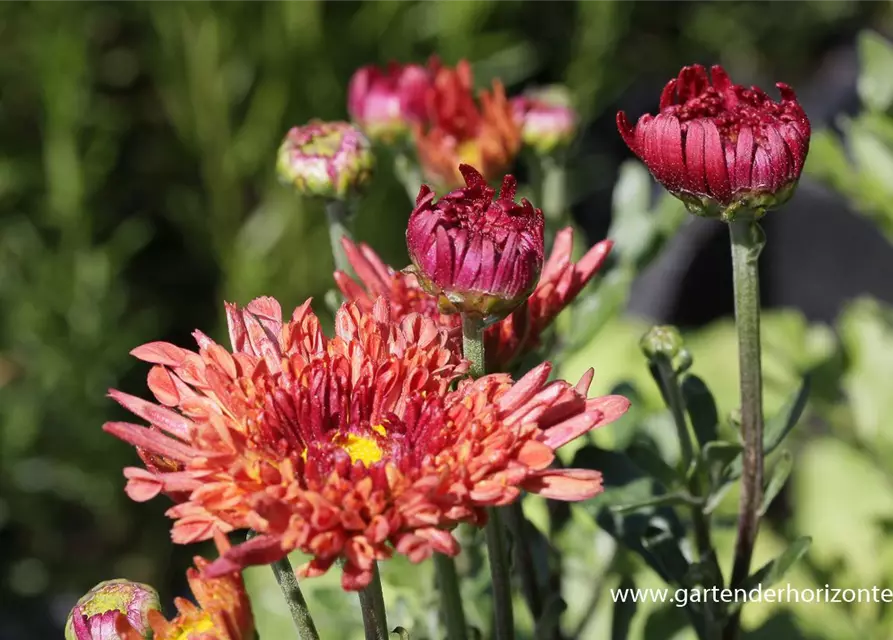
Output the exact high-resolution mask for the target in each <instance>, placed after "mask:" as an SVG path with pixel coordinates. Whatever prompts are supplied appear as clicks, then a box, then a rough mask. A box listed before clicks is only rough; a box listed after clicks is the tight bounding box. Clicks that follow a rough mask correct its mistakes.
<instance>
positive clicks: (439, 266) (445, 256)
mask: <svg viewBox="0 0 893 640" xmlns="http://www.w3.org/2000/svg"><path fill="white" fill-rule="evenodd" d="M459 170H460V172H461V173H462V177H463V178H464V180H465V186H464V187H462V188H460V189H456V190H454V191H451V192H450V193H447V194H446V195H444V196H442V197H441V198H440V199H438V200H436V201H435V199H434V192H433V191H432V190H431V189H430V188H429V187H428V185H422V188H421V190H420V191H419V195H418V197H417V198H416V206H415V209H413V211H412V214H411V215H410V216H409V223H408V225H407V227H406V247H407V249H408V250H409V257H410V259H411V260H412V263H413V265H414V266H415V269H416V274H417V276H418V280H419V283H420V284H421V285H422V287H423V288H425V290H427V291H428V292H430V293H432V294H433V295H436V296H438V302H439V303H440V306H441V310H442V311H444V312H445V313H458V312H461V313H467V314H473V315H477V316H480V317H482V318H486V319H499V318H503V317H505V316H506V315H507V314H508V313H509V312H510V311H511V310H512V309H514V308H515V307H517V306H518V305H519V304H521V303H522V302H523V301H524V300H525V299H526V298H527V296H528V295H529V294H530V292H531V291H532V290H533V288H534V287H535V286H536V283H537V280H538V279H539V276H540V271H542V268H543V253H544V249H543V212H542V211H540V210H539V209H536V208H535V207H534V206H533V205H532V204H530V202H528V201H527V200H526V199H522V200H521V202H520V203H518V202H515V190H516V188H517V181H516V180H515V177H514V176H511V175H507V176H505V177H504V178H503V180H502V188H501V189H500V191H499V193H498V194H497V193H496V190H495V189H492V188H491V187H490V186H489V185H488V184H487V183H486V181H485V180H484V177H483V176H482V175H481V174H480V173H478V171H477V170H476V169H474V167H471V166H469V165H467V164H463V165H460V166H459ZM494 196H495V199H494Z"/></svg>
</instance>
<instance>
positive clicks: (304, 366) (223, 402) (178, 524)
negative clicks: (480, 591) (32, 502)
mask: <svg viewBox="0 0 893 640" xmlns="http://www.w3.org/2000/svg"><path fill="white" fill-rule="evenodd" d="M389 314H390V312H389V310H388V308H387V304H386V303H385V302H384V301H383V300H380V301H379V302H377V303H376V304H375V305H374V308H373V310H372V312H371V313H364V312H362V311H360V309H359V308H358V307H357V305H356V304H346V305H344V306H343V307H342V308H341V309H340V310H339V311H338V313H337V314H336V319H335V337H334V338H331V339H329V338H326V337H325V336H324V335H323V334H322V331H321V329H320V326H319V321H318V320H317V318H316V316H315V315H314V314H313V313H312V311H311V310H310V308H309V302H308V303H305V304H304V305H302V306H301V307H299V308H298V309H296V310H295V312H294V314H293V315H292V318H291V320H290V321H288V322H283V321H282V319H281V311H280V308H279V305H278V303H276V301H275V300H273V299H271V298H261V299H258V300H255V301H254V302H252V303H251V304H250V305H248V306H247V307H246V308H244V309H240V308H237V307H235V306H234V305H228V306H227V318H228V321H229V328H230V339H231V341H232V348H233V351H232V352H230V351H228V350H226V349H224V348H223V347H222V346H220V345H218V344H216V343H214V342H213V341H211V340H210V338H208V337H207V336H205V335H204V334H202V333H200V332H196V338H197V341H198V344H199V351H198V353H195V352H192V351H187V350H185V349H181V348H179V347H176V346H174V345H171V344H167V343H151V344H148V345H144V346H142V347H139V348H137V349H136V350H134V352H133V353H134V355H136V356H137V357H138V358H140V359H142V360H146V361H148V362H151V363H153V364H154V367H153V368H152V370H151V371H150V373H149V387H150V389H151V390H152V392H153V393H154V394H155V397H156V399H157V400H158V402H159V403H160V405H161V406H159V405H155V404H152V403H149V402H145V401H143V400H140V399H138V398H135V397H133V396H129V395H126V394H123V393H120V392H117V391H113V392H112V396H113V397H114V398H115V399H116V400H118V402H120V403H121V404H123V405H124V406H125V407H126V408H128V409H130V410H131V411H133V412H134V413H135V414H136V415H138V416H140V417H141V418H143V419H145V420H147V421H149V422H150V423H151V424H152V425H154V426H155V427H157V428H158V430H153V429H151V428H147V427H143V426H140V425H136V424H130V423H120V422H112V423H107V424H106V425H105V426H104V429H105V430H106V431H108V432H109V433H112V434H114V435H116V436H118V437H119V438H121V439H123V440H125V441H127V442H129V443H131V444H133V445H135V446H139V447H142V448H144V449H146V450H147V451H150V452H153V453H156V454H161V455H165V456H167V457H169V458H171V459H175V460H177V461H178V462H180V463H181V464H182V465H183V468H182V470H179V471H162V472H151V471H148V470H145V469H135V470H128V474H127V477H128V479H129V481H128V485H127V492H128V494H129V495H130V496H131V497H132V498H134V499H136V500H147V499H149V498H151V497H153V496H155V495H157V494H158V493H159V492H160V491H162V490H167V491H171V490H178V491H183V490H188V491H189V492H190V493H189V498H188V500H186V501H184V502H182V503H180V504H178V505H176V506H174V507H172V508H171V509H169V510H168V515H169V516H170V517H171V518H173V519H174V520H175V523H174V527H173V531H172V534H173V539H174V542H177V543H190V542H194V541H198V540H204V539H207V538H210V537H212V536H214V535H215V534H217V533H218V532H223V533H226V532H228V531H231V530H233V529H248V528H250V529H253V530H255V531H257V532H259V534H260V535H258V536H257V537H255V538H252V539H251V540H250V541H248V542H245V543H242V544H240V545H238V546H235V547H233V548H231V549H228V550H226V551H225V552H224V553H223V554H222V556H221V557H220V558H219V559H218V560H216V561H215V562H213V563H211V564H210V565H208V566H207V567H204V569H203V572H202V573H203V575H204V576H205V577H208V578H210V577H215V576H220V575H223V574H226V573H229V572H232V571H236V570H238V569H239V568H241V567H242V566H245V565H249V564H266V563H269V562H272V561H275V560H277V559H280V558H282V557H283V556H284V555H285V554H286V553H288V552H290V551H292V550H294V549H300V550H301V551H303V552H305V553H307V554H309V555H310V556H311V560H310V562H309V563H307V564H306V565H304V566H303V567H301V568H300V570H299V572H300V574H301V575H303V576H313V575H319V574H321V573H323V572H325V571H327V570H328V569H329V567H331V566H332V564H334V563H335V561H336V560H339V559H343V561H344V564H343V567H344V568H343V575H342V585H343V586H344V588H346V589H360V588H362V587H364V586H365V585H367V584H368V583H369V581H370V580H371V577H372V570H373V566H374V561H375V560H379V559H384V558H387V557H389V556H391V555H392V554H393V553H394V551H396V552H398V553H402V554H406V555H407V556H408V557H409V559H410V560H413V561H420V560H422V559H424V558H426V557H428V556H430V555H431V553H432V552H434V551H439V552H441V553H447V554H451V555H455V554H456V553H458V550H459V549H458V545H457V543H456V541H455V540H454V538H453V537H452V535H451V533H450V531H449V530H450V529H451V528H452V527H454V526H455V525H456V524H458V523H459V522H471V523H478V524H480V523H481V522H482V521H483V520H484V519H485V511H484V508H485V507H487V506H492V505H500V504H506V503H509V502H511V501H513V500H515V499H516V498H517V497H518V496H519V495H520V492H521V490H522V489H526V490H528V491H533V492H537V493H540V494H542V495H544V496H546V497H550V498H557V499H564V500H581V499H585V498H588V497H590V496H592V495H594V494H596V493H597V492H598V491H599V490H600V489H601V478H600V475H599V474H598V472H596V471H590V470H574V469H567V470H556V469H550V468H549V465H550V463H551V462H552V460H553V458H554V454H553V451H554V450H555V449H556V448H557V447H559V446H561V445H562V444H564V443H566V442H568V441H570V440H572V439H573V438H576V437H577V436H579V435H581V434H583V433H585V432H587V431H589V430H590V429H593V428H595V427H596V426H600V425H602V424H606V423H608V422H610V421H611V420H613V419H615V418H616V417H617V416H619V415H621V414H622V413H623V412H624V411H625V410H626V408H627V405H628V402H627V401H626V400H625V399H623V398H618V397H605V398H593V399H587V398H586V396H585V393H586V390H587V388H588V385H589V381H590V379H591V375H588V376H586V377H585V378H584V379H583V380H581V382H580V384H578V385H577V386H576V387H572V386H571V385H569V384H567V383H566V382H561V381H557V382H552V383H547V378H548V375H549V366H548V365H542V366H540V367H538V368H537V369H535V370H533V371H532V372H531V373H530V374H528V375H527V376H525V377H524V378H523V379H522V380H520V381H519V382H517V383H516V384H514V385H513V384H512V382H511V379H510V378H509V377H508V376H505V375H491V376H485V377H483V378H481V379H479V380H476V381H474V382H471V381H465V382H462V383H460V384H459V387H458V388H457V389H456V390H454V391H451V390H450V389H449V387H450V384H451V383H452V382H453V381H454V380H455V379H456V378H457V377H458V376H459V375H461V374H462V372H464V371H465V370H466V368H467V363H465V362H462V361H460V360H459V359H458V358H457V357H456V355H455V353H454V352H453V351H452V350H451V349H449V348H448V347H447V341H448V337H447V335H446V334H445V333H444V332H443V331H441V330H439V329H438V328H437V327H436V326H435V325H434V323H433V322H432V321H431V320H429V319H427V318H424V317H423V316H420V315H415V314H413V315H408V316H406V317H404V318H403V319H402V320H401V322H399V323H395V322H393V321H392V320H391V319H390V315H389Z"/></svg>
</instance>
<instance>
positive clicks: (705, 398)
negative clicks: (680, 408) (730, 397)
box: [682, 375, 719, 448]
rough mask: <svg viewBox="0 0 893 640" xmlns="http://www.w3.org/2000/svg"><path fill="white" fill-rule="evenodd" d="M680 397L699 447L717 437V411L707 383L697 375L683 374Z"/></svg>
mask: <svg viewBox="0 0 893 640" xmlns="http://www.w3.org/2000/svg"><path fill="white" fill-rule="evenodd" d="M682 397H683V398H684V399H685V408H686V410H687V411H688V417H689V419H690V420H691V425H692V427H694V430H695V436H696V437H697V439H698V443H699V444H700V445H701V448H703V447H705V446H707V444H708V443H710V442H714V441H715V440H716V439H717V438H718V437H719V412H718V411H717V409H716V401H715V400H714V399H713V394H712V393H710V389H708V388H707V384H706V383H705V382H704V381H703V380H701V379H700V378H699V377H698V376H695V375H687V376H685V379H684V380H683V381H682Z"/></svg>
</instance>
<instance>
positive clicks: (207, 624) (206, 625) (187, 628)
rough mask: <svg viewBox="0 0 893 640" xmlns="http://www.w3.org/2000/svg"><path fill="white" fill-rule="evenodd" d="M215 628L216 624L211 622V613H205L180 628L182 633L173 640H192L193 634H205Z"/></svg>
mask: <svg viewBox="0 0 893 640" xmlns="http://www.w3.org/2000/svg"><path fill="white" fill-rule="evenodd" d="M213 628H214V622H213V621H212V620H211V614H210V613H203V615H202V616H200V617H198V618H195V619H193V620H189V621H188V622H187V623H186V624H185V625H184V626H182V627H180V632H179V633H178V634H177V635H175V636H173V637H172V639H171V640H190V638H192V637H193V635H192V634H200V633H205V632H206V631H211V630H212V629H213Z"/></svg>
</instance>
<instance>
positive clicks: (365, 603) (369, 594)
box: [359, 563, 388, 640]
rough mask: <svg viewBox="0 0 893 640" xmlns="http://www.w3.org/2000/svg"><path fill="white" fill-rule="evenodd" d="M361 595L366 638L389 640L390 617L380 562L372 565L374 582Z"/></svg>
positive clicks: (369, 639) (368, 639) (367, 639)
mask: <svg viewBox="0 0 893 640" xmlns="http://www.w3.org/2000/svg"><path fill="white" fill-rule="evenodd" d="M359 595H360V609H361V610H362V612H363V628H364V629H365V630H366V640H388V617H387V613H386V612H385V607H384V594H382V592H381V575H380V574H379V573H378V563H375V564H374V565H373V567H372V582H370V583H369V584H368V586H366V588H365V589H363V590H362V591H360V594H359Z"/></svg>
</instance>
